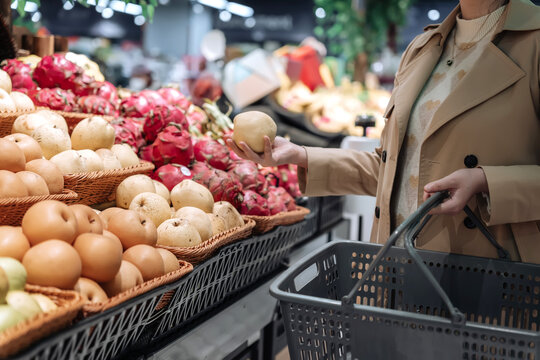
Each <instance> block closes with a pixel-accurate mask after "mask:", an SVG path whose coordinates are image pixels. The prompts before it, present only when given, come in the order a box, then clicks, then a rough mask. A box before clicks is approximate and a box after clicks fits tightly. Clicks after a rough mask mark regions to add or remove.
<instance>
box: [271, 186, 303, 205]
mask: <svg viewBox="0 0 540 360" xmlns="http://www.w3.org/2000/svg"><path fill="white" fill-rule="evenodd" d="M270 196H272V197H273V198H274V197H279V198H280V199H281V202H283V204H284V205H285V209H286V210H285V211H293V210H296V202H295V201H294V198H293V197H292V196H291V194H289V192H288V191H287V190H285V189H284V188H282V187H281V186H278V187H270V188H269V190H268V195H267V198H268V202H269V203H270Z"/></svg>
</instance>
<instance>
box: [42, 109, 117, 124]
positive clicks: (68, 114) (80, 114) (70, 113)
mask: <svg viewBox="0 0 540 360" xmlns="http://www.w3.org/2000/svg"><path fill="white" fill-rule="evenodd" d="M44 109H46V110H50V111H54V112H55V113H57V114H59V115H62V116H63V117H64V118H71V119H80V120H84V119H86V118H90V117H94V116H99V117H102V118H104V119H105V120H107V121H109V122H111V121H113V120H114V119H115V118H116V116H114V115H101V114H94V113H83V112H78V111H62V110H55V109H51V108H48V107H44Z"/></svg>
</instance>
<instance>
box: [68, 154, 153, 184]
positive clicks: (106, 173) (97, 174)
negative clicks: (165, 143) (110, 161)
mask: <svg viewBox="0 0 540 360" xmlns="http://www.w3.org/2000/svg"><path fill="white" fill-rule="evenodd" d="M154 168H155V166H154V164H153V163H151V162H150V161H146V160H141V159H139V164H137V165H133V166H128V167H125V168H121V169H112V170H100V171H90V172H84V173H75V174H66V175H64V180H66V179H67V180H68V181H79V180H83V179H84V180H94V179H100V178H104V177H110V176H118V175H127V174H131V173H132V172H133V170H139V171H140V170H150V171H151V170H153V169H154Z"/></svg>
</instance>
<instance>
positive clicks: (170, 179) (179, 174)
mask: <svg viewBox="0 0 540 360" xmlns="http://www.w3.org/2000/svg"><path fill="white" fill-rule="evenodd" d="M192 178H193V173H192V172H191V170H189V169H188V168H187V167H185V166H183V165H178V164H167V165H163V166H161V167H159V168H158V169H156V170H155V171H154V172H153V173H152V179H154V180H157V181H159V182H161V183H163V184H164V185H165V186H166V187H167V189H169V191H171V190H172V189H173V187H175V186H176V184H179V183H181V182H182V181H184V180H190V179H192Z"/></svg>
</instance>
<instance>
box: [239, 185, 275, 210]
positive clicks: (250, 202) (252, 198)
mask: <svg viewBox="0 0 540 360" xmlns="http://www.w3.org/2000/svg"><path fill="white" fill-rule="evenodd" d="M243 197H244V201H243V202H242V205H241V207H240V210H239V211H240V214H242V215H256V216H268V215H270V209H269V208H268V201H267V200H266V199H265V198H263V197H262V196H261V195H259V194H257V193H256V192H255V191H252V190H244V195H243Z"/></svg>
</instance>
